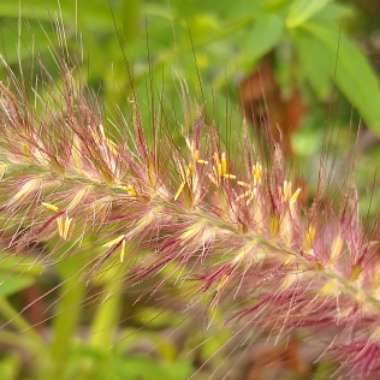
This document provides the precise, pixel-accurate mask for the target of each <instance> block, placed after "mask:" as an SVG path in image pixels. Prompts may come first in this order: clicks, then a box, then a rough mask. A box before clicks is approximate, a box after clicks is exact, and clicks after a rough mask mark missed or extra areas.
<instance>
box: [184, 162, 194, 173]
mask: <svg viewBox="0 0 380 380" xmlns="http://www.w3.org/2000/svg"><path fill="white" fill-rule="evenodd" d="M193 173H194V166H193V164H192V163H191V162H190V163H189V164H188V165H187V168H186V170H185V174H186V177H190V176H191V175H192V174H193Z"/></svg>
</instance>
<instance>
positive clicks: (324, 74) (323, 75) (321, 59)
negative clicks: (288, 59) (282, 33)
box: [293, 32, 334, 100]
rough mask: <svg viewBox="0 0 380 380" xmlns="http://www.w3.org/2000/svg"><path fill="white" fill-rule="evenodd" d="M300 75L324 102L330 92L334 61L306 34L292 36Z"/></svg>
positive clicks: (321, 46)
mask: <svg viewBox="0 0 380 380" xmlns="http://www.w3.org/2000/svg"><path fill="white" fill-rule="evenodd" d="M293 40H294V43H295V45H296V48H297V54H298V59H299V70H300V74H301V75H302V76H304V78H305V79H306V80H307V81H308V83H310V85H311V87H312V89H313V90H314V92H315V93H316V95H317V96H318V97H319V99H321V100H326V99H327V97H328V95H329V94H330V90H331V84H332V81H331V68H332V67H333V64H334V61H333V60H332V56H331V54H330V52H329V51H328V49H327V48H326V47H325V46H324V44H323V43H322V42H321V41H320V40H318V39H316V38H314V37H313V36H311V35H308V34H307V33H300V32H297V33H296V34H295V35H294V38H293Z"/></svg>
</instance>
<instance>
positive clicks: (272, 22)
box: [243, 15, 284, 62]
mask: <svg viewBox="0 0 380 380" xmlns="http://www.w3.org/2000/svg"><path fill="white" fill-rule="evenodd" d="M283 32H284V23H283V21H282V19H281V18H280V17H278V16H276V15H263V16H261V17H259V18H258V19H257V22H256V23H255V24H254V25H253V27H252V29H251V30H250V31H249V32H248V36H247V40H246V41H245V44H244V47H243V54H244V60H245V61H247V60H249V61H250V62H257V61H258V60H259V59H260V58H262V57H263V56H264V55H265V54H267V53H268V52H270V51H271V50H272V49H273V48H274V47H275V46H276V45H277V44H278V43H279V41H280V40H281V38H282V36H283Z"/></svg>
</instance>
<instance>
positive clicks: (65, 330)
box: [45, 275, 85, 380]
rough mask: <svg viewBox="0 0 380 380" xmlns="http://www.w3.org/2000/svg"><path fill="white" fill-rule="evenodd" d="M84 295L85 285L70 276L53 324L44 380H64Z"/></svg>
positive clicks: (63, 290) (64, 287)
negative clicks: (48, 360)
mask: <svg viewBox="0 0 380 380" xmlns="http://www.w3.org/2000/svg"><path fill="white" fill-rule="evenodd" d="M84 294H85V284H84V282H83V281H82V280H81V279H80V278H79V279H78V277H77V276H75V275H71V276H70V277H69V278H67V279H66V280H65V282H64V284H63V286H62V292H61V296H60V301H59V304H58V309H57V315H56V317H55V319H54V323H53V332H54V337H53V341H52V344H51V361H52V363H51V366H50V368H49V369H48V372H47V376H46V377H45V379H46V380H50V379H54V380H62V379H64V378H65V368H66V366H67V361H68V357H69V355H70V350H71V347H72V343H73V340H74V339H75V332H76V328H77V324H78V320H79V317H80V313H81V305H82V301H83V297H84Z"/></svg>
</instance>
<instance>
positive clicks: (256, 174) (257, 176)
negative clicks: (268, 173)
mask: <svg viewBox="0 0 380 380" xmlns="http://www.w3.org/2000/svg"><path fill="white" fill-rule="evenodd" d="M252 177H253V184H254V185H258V184H259V183H261V179H262V177H263V167H262V166H261V164H260V163H256V164H255V165H253V167H252Z"/></svg>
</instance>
